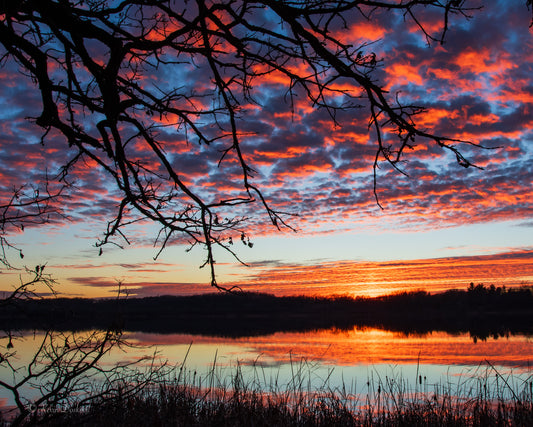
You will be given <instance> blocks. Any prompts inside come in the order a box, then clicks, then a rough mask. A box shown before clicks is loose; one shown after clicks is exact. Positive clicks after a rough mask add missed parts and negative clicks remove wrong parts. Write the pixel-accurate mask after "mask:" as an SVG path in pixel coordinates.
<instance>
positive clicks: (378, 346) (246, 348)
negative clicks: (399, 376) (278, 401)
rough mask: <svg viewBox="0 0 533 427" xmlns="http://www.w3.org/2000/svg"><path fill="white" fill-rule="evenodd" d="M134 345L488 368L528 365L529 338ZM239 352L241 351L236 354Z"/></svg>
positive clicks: (160, 339) (267, 339)
mask: <svg viewBox="0 0 533 427" xmlns="http://www.w3.org/2000/svg"><path fill="white" fill-rule="evenodd" d="M132 338H133V339H135V340H136V341H137V342H138V343H139V344H149V345H157V346H159V347H160V348H161V349H162V352H163V354H164V353H165V347H166V346H173V345H176V344H182V345H183V344H187V345H188V344H191V343H192V347H193V348H194V347H195V346H206V345H209V346H210V348H211V355H212V354H214V349H216V348H219V347H228V346H229V347H231V349H232V350H231V353H232V354H233V355H234V356H235V357H236V358H237V359H238V360H240V363H243V364H246V363H248V364H250V363H255V362H256V361H259V362H260V363H268V364H284V363H290V362H295V361H299V360H302V359H305V360H310V361H316V362H320V363H322V364H330V365H336V366H350V365H378V364H392V365H396V364H418V363H419V364H437V365H480V364H485V363H486V362H487V361H488V362H490V363H491V364H493V365H502V366H510V367H528V366H530V364H531V362H533V340H532V339H531V337H525V336H509V337H500V338H498V339H495V338H489V339H487V340H486V341H477V342H476V343H474V341H473V339H472V337H470V336H469V335H468V334H460V335H451V334H448V333H445V332H433V333H430V334H426V335H423V336H413V335H411V336H406V335H404V334H400V333H396V332H391V331H386V330H380V329H372V328H368V329H366V328H365V329H357V328H354V329H351V330H335V329H329V330H320V331H312V332H298V333H295V332H278V333H275V334H272V335H265V336H257V337H246V338H221V337H216V338H215V337H202V336H193V335H182V334H172V335H162V334H138V333H135V334H134V335H132ZM239 349H240V350H239Z"/></svg>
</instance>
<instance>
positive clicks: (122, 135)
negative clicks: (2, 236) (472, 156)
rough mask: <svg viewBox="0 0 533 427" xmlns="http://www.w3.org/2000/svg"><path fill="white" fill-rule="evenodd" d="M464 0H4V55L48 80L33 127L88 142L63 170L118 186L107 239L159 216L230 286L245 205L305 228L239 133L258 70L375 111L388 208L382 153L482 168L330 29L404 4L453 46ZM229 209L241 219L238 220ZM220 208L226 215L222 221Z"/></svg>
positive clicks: (315, 97)
mask: <svg viewBox="0 0 533 427" xmlns="http://www.w3.org/2000/svg"><path fill="white" fill-rule="evenodd" d="M465 4H466V2H465V1H457V0H446V1H440V0H411V1H403V0H402V1H399V0H395V1H393V0H390V1H347V0H336V1H324V0H320V1H318V0H316V1H307V2H300V1H287V0H285V1H277V0H276V1H274V0H261V1H254V2H251V1H247V0H240V1H231V2H219V1H203V0H197V1H188V2H174V1H170V0H142V1H140V0H121V1H118V2H111V1H106V0H92V1H87V2H77V1H71V0H70V1H69V0H65V1H59V2H58V1H52V0H25V1H22V2H1V3H0V14H2V17H3V18H2V21H1V23H0V43H1V45H2V46H3V48H4V53H3V56H2V61H3V62H4V63H6V62H7V61H14V62H16V63H17V64H18V65H19V67H20V70H21V72H22V73H23V74H24V75H29V77H30V78H31V80H32V82H33V83H34V84H35V85H36V86H37V87H38V89H39V92H40V95H41V108H42V110H41V113H40V115H39V116H38V117H35V118H34V119H33V120H34V121H35V123H36V124H37V125H38V126H40V127H41V128H42V129H43V131H44V133H45V136H46V135H47V134H48V132H49V131H50V130H51V129H54V130H56V131H59V132H60V133H61V134H62V135H63V136H64V138H65V140H66V142H67V143H68V146H69V147H71V148H72V149H75V150H76V151H77V152H76V154H75V155H74V156H73V157H71V158H70V160H69V161H68V162H67V164H66V165H65V166H64V168H63V169H62V172H61V179H63V180H65V179H66V178H67V176H68V174H69V172H70V171H71V170H72V169H73V168H74V167H75V166H76V164H77V163H79V162H80V161H83V160H87V159H90V160H92V161H93V162H94V163H95V164H96V165H98V167H99V169H100V170H101V171H103V172H104V173H105V175H106V177H107V179H108V180H110V181H111V182H112V183H113V184H114V186H115V187H116V189H118V190H119V194H120V199H121V200H120V201H119V203H118V205H117V208H116V211H115V212H116V214H115V216H114V217H113V218H112V219H111V220H110V221H109V223H108V227H107V230H105V231H104V236H103V238H102V239H101V240H100V241H99V242H98V243H97V246H99V247H100V248H101V249H102V246H104V245H106V244H108V243H115V244H118V243H116V242H115V239H116V238H117V237H118V238H119V239H123V240H124V241H126V242H128V239H127V237H126V236H125V234H123V231H122V230H123V229H124V228H125V227H126V226H127V225H129V224H133V223H136V222H137V221H144V220H149V221H152V222H154V223H157V224H158V225H159V226H160V232H159V235H158V237H157V239H156V244H158V245H159V247H160V250H163V249H164V248H165V247H166V246H167V245H168V244H169V243H170V242H171V241H172V240H173V239H182V240H188V241H189V242H190V243H191V245H193V246H194V245H202V246H203V247H204V248H205V249H206V258H205V263H206V265H209V266H210V274H211V283H212V285H213V286H215V287H219V286H218V285H217V283H216V278H215V263H216V260H215V248H216V247H221V248H223V249H225V250H228V251H229V252H230V253H231V254H232V255H235V252H234V251H232V250H230V247H229V246H228V245H227V244H224V243H222V242H228V241H229V239H231V238H233V237H237V238H238V235H239V234H241V233H242V232H244V231H243V230H244V226H243V225H242V222H243V220H244V218H245V217H246V215H242V216H240V215H238V214H237V213H236V211H237V207H238V208H239V209H242V210H244V211H246V210H247V209H248V210H249V211H251V210H252V207H251V206H252V205H254V204H256V203H259V204H260V205H261V206H262V208H263V211H264V212H266V214H267V217H268V220H269V221H270V223H272V224H273V225H274V226H275V227H276V228H278V229H282V228H288V229H294V228H293V226H292V225H290V224H289V222H288V218H290V217H291V216H292V215H294V213H287V212H282V211H279V210H277V209H276V207H275V206H273V205H272V204H271V203H269V202H268V197H267V196H266V195H265V194H264V193H263V190H262V189H261V188H260V187H259V185H258V184H257V183H256V182H255V171H254V169H253V167H252V166H251V165H250V163H249V161H248V153H247V152H246V150H245V149H244V148H243V147H242V145H241V144H242V141H243V140H246V139H247V138H249V137H250V133H249V132H245V131H244V130H243V129H242V127H243V126H242V123H243V118H245V117H246V112H247V108H248V106H249V105H261V102H260V101H259V100H258V97H257V96H256V95H257V92H256V91H254V86H261V84H262V80H261V79H263V78H265V77H266V76H268V75H269V74H270V73H277V74H279V75H281V76H283V77H284V78H285V79H286V81H287V83H286V87H287V96H288V100H289V103H290V104H291V106H294V103H295V97H296V95H297V94H302V93H303V94H304V95H305V97H306V98H307V100H306V102H307V103H308V105H310V106H311V107H313V108H321V109H324V110H325V111H326V112H327V114H328V115H329V117H330V119H331V121H332V123H333V124H334V125H335V126H341V125H342V123H340V122H339V119H338V113H340V112H346V111H357V112H358V114H361V111H362V110H361V109H362V108H366V111H367V113H368V117H369V127H370V128H373V130H374V132H375V142H376V155H375V158H374V163H373V168H374V194H375V196H376V200H377V201H378V204H379V200H378V197H377V183H376V181H377V174H376V169H377V168H378V166H379V165H380V164H381V163H382V162H385V163H388V164H389V165H391V166H392V167H393V168H394V169H395V170H396V171H398V172H399V173H403V174H406V172H405V171H404V170H403V169H402V168H401V167H400V164H401V162H402V161H403V159H404V157H405V151H406V148H411V147H412V146H413V143H414V142H415V140H416V139H423V140H429V141H433V142H434V143H436V144H437V145H438V146H440V147H442V148H444V149H447V150H451V151H452V152H453V153H454V154H455V156H456V158H457V162H458V163H459V165H461V166H464V167H469V166H474V167H477V166H476V165H475V164H473V163H472V161H471V160H469V159H467V158H466V157H465V156H464V155H463V154H462V153H461V151H460V149H459V144H463V143H465V142H466V141H460V140H457V139H453V138H450V137H446V136H442V135H434V134H432V133H429V132H427V131H425V130H424V129H421V128H420V127H419V126H418V124H417V123H416V120H415V119H416V117H417V115H418V114H420V113H422V112H423V111H425V110H424V108H423V107H420V106H417V105H411V104H407V105H403V104H402V103H400V101H399V99H398V97H391V96H390V95H389V94H388V93H387V92H386V90H385V89H384V87H383V86H382V85H381V83H379V82H377V81H376V80H375V79H374V78H373V75H374V72H375V71H376V70H377V69H378V68H379V67H380V66H381V64H382V59H381V58H377V57H376V54H375V53H374V52H372V50H371V43H363V44H361V45H359V46H352V45H350V44H348V43H347V42H345V41H342V40H339V38H338V37H336V36H334V34H333V32H334V31H336V30H339V29H343V28H346V27H347V20H348V14H350V13H357V14H359V15H360V16H362V17H363V18H364V19H369V20H370V19H373V15H374V13H375V12H376V11H378V10H388V11H394V10H395V11H398V12H399V13H403V15H404V17H406V18H407V17H409V18H410V19H413V20H414V22H415V23H416V25H417V26H418V27H419V29H420V31H421V32H422V33H423V34H424V35H425V37H426V40H427V41H428V43H430V42H439V43H443V42H444V38H445V35H446V32H447V30H448V28H449V25H450V19H451V18H452V17H453V16H462V17H466V18H468V17H469V16H470V15H469V13H471V12H472V11H474V10H475V9H477V8H469V7H467V6H465ZM530 4H531V2H530V1H528V5H530ZM422 8H426V9H427V8H431V9H433V10H436V11H438V12H440V13H441V15H442V28H441V30H442V31H441V34H440V36H438V37H437V36H436V35H433V34H432V33H430V32H429V30H428V29H427V28H426V26H425V24H424V22H423V21H422V20H421V19H419V18H418V16H419V13H420V11H421V10H422ZM265 22H268V25H265ZM191 70H194V73H197V74H198V76H200V77H197V76H196V75H195V76H193V77H192V79H193V80H194V81H192V82H191V81H190V80H188V79H191V77H190V75H191ZM159 73H167V75H168V76H170V75H172V76H176V77H175V81H174V80H173V79H171V78H167V79H166V80H164V81H158V80H157V79H155V78H145V77H152V76H156V75H159ZM339 81H348V82H350V84H351V86H352V88H351V89H349V88H342V87H340V86H336V85H335V83H337V82H339ZM339 100H341V101H339ZM360 102H361V103H360ZM170 131H172V132H176V133H177V134H178V135H179V138H180V139H182V140H183V141H184V143H185V144H187V150H189V152H190V151H192V150H193V148H192V146H190V145H189V143H197V144H198V145H197V147H198V150H202V153H206V154H205V155H204V154H202V155H201V156H200V157H199V158H201V162H203V163H208V162H209V160H208V153H211V152H212V151H215V152H218V162H217V164H218V168H219V170H221V171H222V170H223V168H227V171H226V173H227V174H228V181H230V182H232V184H233V185H234V186H235V187H234V188H231V189H227V190H223V189H220V188H217V189H210V188H206V187H204V186H202V184H198V183H195V182H194V179H192V178H191V177H190V176H187V174H186V173H184V172H183V171H182V170H181V168H180V165H179V161H178V160H179V158H180V154H179V152H176V151H175V150H174V149H173V147H172V145H171V144H168V143H166V142H165V137H164V135H162V133H163V132H170ZM44 138H45V137H43V141H44ZM471 144H473V145H476V144H475V143H473V142H471ZM133 147H136V148H135V149H134V148H133ZM210 150H211V151H210ZM247 206H250V208H246V207H247ZM380 206H381V205H380ZM232 215H234V216H235V218H229V217H230V216H232ZM214 218H228V219H227V220H225V221H221V222H219V223H218V224H215V222H214ZM246 234H247V235H248V232H246ZM182 240H180V241H182ZM4 245H5V244H4ZM159 253H160V252H158V254H157V255H159ZM157 255H156V257H157ZM237 259H238V258H237Z"/></svg>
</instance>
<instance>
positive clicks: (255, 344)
mask: <svg viewBox="0 0 533 427" xmlns="http://www.w3.org/2000/svg"><path fill="white" fill-rule="evenodd" d="M79 334H83V333H79ZM42 337H43V335H42V334H38V333H36V334H33V333H28V334H23V336H19V337H16V338H15V339H13V345H14V347H13V348H12V349H11V350H10V351H14V352H16V355H15V356H16V358H15V359H13V360H14V362H15V363H14V365H16V366H17V367H23V366H25V365H26V364H27V363H28V362H29V360H30V358H31V357H32V356H33V354H34V352H35V349H36V348H37V346H38V345H40V343H41V340H42ZM125 337H126V339H127V340H128V341H129V342H130V343H131V344H133V345H134V347H131V348H124V349H122V350H121V349H115V350H114V351H113V352H112V353H111V354H110V355H109V356H108V357H107V358H106V359H105V360H104V364H105V365H106V366H112V365H113V364H115V363H125V362H128V361H134V360H137V359H138V358H140V357H142V356H143V355H152V354H154V351H155V350H157V359H158V360H159V361H168V363H169V364H172V365H176V366H182V365H185V367H186V369H185V370H184V371H182V374H181V375H182V378H184V377H188V379H189V380H192V379H193V378H195V379H198V378H204V379H205V380H204V381H207V378H208V377H209V376H211V381H212V380H213V377H214V378H215V379H216V384H218V385H226V386H228V385H231V381H232V378H233V377H234V376H235V372H236V370H237V369H239V370H240V371H241V372H242V374H243V378H244V379H245V382H246V383H247V384H248V385H249V386H250V387H253V388H261V389H264V390H267V391H268V390H272V389H275V390H276V391H281V390H285V389H290V388H291V387H295V381H297V382H298V386H299V387H302V388H304V389H306V390H307V389H312V390H316V389H323V388H326V389H328V390H342V389H343V388H344V389H347V390H349V391H351V392H352V393H362V394H364V393H365V392H368V391H369V390H368V387H369V384H368V383H369V382H371V383H375V382H376V381H386V379H390V378H394V379H395V380H396V381H403V382H404V383H405V384H408V385H409V387H412V388H416V387H423V388H424V389H425V390H431V389H432V388H435V387H441V386H443V385H446V386H447V387H448V389H449V390H450V391H453V392H454V393H457V394H468V393H469V392H472V385H471V384H472V383H471V378H472V377H477V378H479V377H482V378H486V379H488V382H489V383H493V382H494V381H497V379H496V376H497V375H496V373H498V374H499V375H500V378H502V377H503V378H507V379H508V382H509V384H510V385H511V386H512V387H514V388H516V389H517V390H518V391H519V390H520V389H521V388H523V385H524V384H525V382H526V381H527V382H530V381H531V380H532V378H533V368H532V367H531V363H532V362H533V338H532V337H527V336H508V337H499V338H489V339H487V340H486V341H479V340H478V341H477V342H474V340H473V339H472V338H471V337H470V336H469V335H468V334H461V335H450V334H447V333H444V332H433V333H431V334H427V335H424V336H406V335H403V334H399V333H394V332H390V331H385V330H379V329H351V330H334V329H331V330H321V331H314V332H305V333H283V332H280V333H276V334H273V335H268V336H257V337H247V338H231V339H230V338H220V337H204V336H193V335H185V334H171V335H164V334H147V333H135V332H127V333H126V334H125ZM7 343H8V338H7V337H4V338H3V339H2V340H1V341H0V345H1V347H2V353H3V354H5V352H6V351H7V349H6V346H7ZM489 362H490V364H489ZM177 371H178V370H176V372H177ZM20 372H21V373H22V372H23V370H21V371H20ZM0 375H1V378H2V380H4V381H6V382H8V383H10V382H12V381H13V380H14V378H13V375H12V373H11V372H10V371H8V370H6V369H5V368H4V369H3V370H2V371H0ZM417 380H418V381H417ZM417 382H418V383H420V382H421V383H422V384H421V385H417ZM204 383H205V382H204ZM0 392H1V394H0V397H1V398H2V403H3V404H4V405H10V404H12V403H13V402H12V399H11V398H10V397H9V393H7V392H6V391H5V390H1V391H0ZM25 392H26V393H28V395H31V394H32V393H31V390H30V388H26V391H25Z"/></svg>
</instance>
